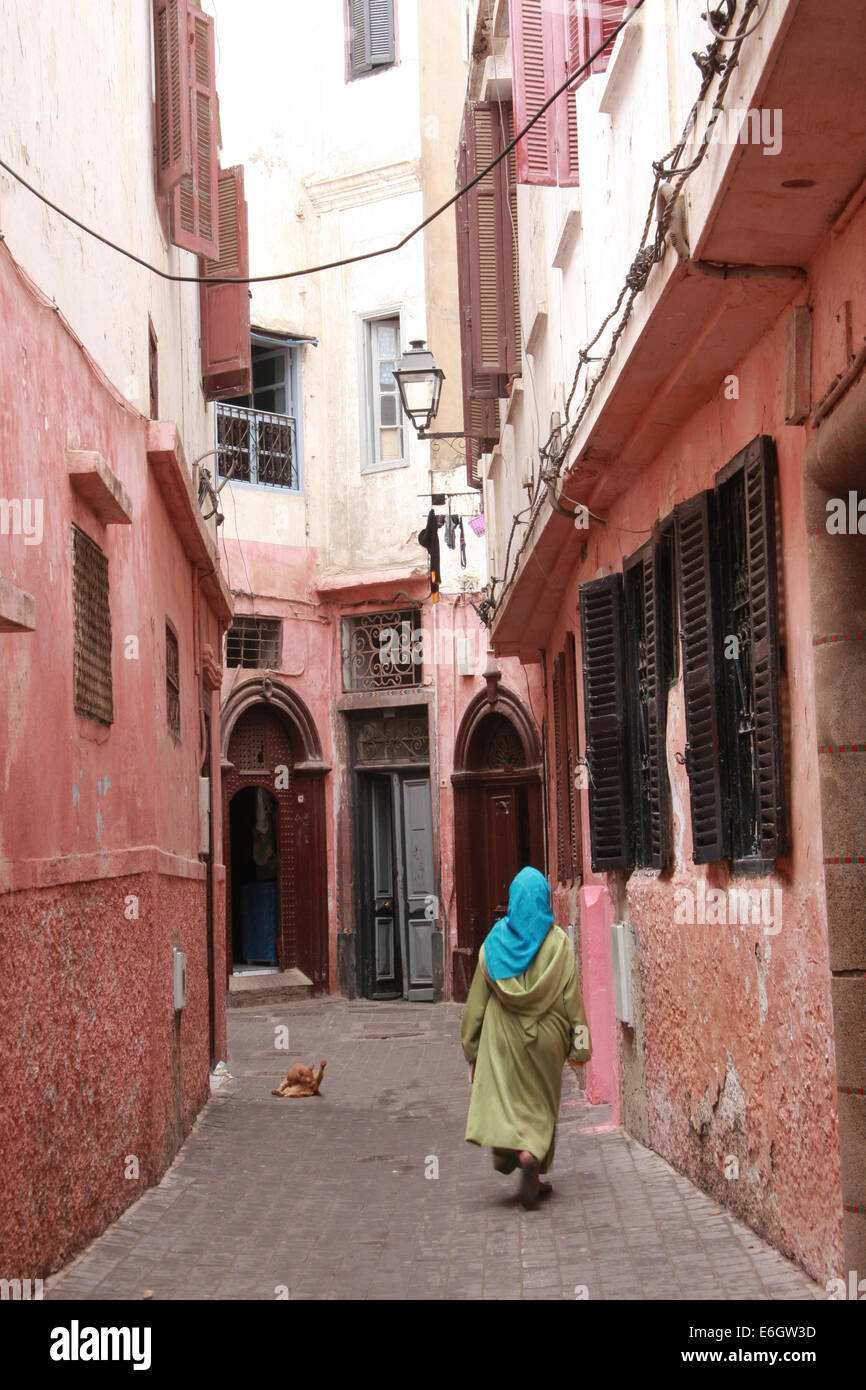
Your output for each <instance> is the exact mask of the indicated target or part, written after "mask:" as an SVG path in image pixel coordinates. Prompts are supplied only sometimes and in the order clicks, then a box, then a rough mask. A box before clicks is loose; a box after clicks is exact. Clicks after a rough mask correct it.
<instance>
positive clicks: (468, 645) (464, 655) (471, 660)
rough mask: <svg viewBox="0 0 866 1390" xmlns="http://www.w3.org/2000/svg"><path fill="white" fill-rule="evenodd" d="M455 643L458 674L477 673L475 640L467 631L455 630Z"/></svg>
mask: <svg viewBox="0 0 866 1390" xmlns="http://www.w3.org/2000/svg"><path fill="white" fill-rule="evenodd" d="M454 645H455V647H456V653H457V654H456V660H457V674H458V676H474V675H475V641H474V638H473V637H470V636H469V634H468V633H465V632H455V634H454Z"/></svg>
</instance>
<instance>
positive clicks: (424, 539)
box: [418, 507, 442, 603]
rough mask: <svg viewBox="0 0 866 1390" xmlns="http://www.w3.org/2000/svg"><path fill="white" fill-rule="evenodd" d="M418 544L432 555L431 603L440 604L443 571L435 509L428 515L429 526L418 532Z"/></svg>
mask: <svg viewBox="0 0 866 1390" xmlns="http://www.w3.org/2000/svg"><path fill="white" fill-rule="evenodd" d="M418 542H419V544H420V545H423V547H424V549H425V550H427V551H429V554H430V602H431V603H438V602H439V581H440V579H441V578H442V570H441V567H440V560H439V517H437V515H436V513H435V512H434V510H433V508H432V507H431V508H430V511H429V512H428V514H427V525H426V526H425V527H424V530H423V531H419V532H418Z"/></svg>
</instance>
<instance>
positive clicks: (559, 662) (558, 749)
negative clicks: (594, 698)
mask: <svg viewBox="0 0 866 1390" xmlns="http://www.w3.org/2000/svg"><path fill="white" fill-rule="evenodd" d="M577 736H578V730H577V664H576V659H575V644H574V633H572V632H569V633H568V636H567V638H566V643H565V648H564V649H563V651H561V652H560V653H559V656H558V657H557V658H556V661H555V663H554V667H553V739H554V750H555V756H556V777H555V787H556V865H557V875H558V878H559V882H560V883H565V882H567V881H568V880H570V879H571V880H573V879H575V878H576V877H577V876H578V874H579V873H580V867H581V864H580V800H579V797H578V793H577V785H576V777H577V773H578V763H577Z"/></svg>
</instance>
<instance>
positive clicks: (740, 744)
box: [676, 436, 788, 873]
mask: <svg viewBox="0 0 866 1390" xmlns="http://www.w3.org/2000/svg"><path fill="white" fill-rule="evenodd" d="M774 479H775V446H774V444H773V441H772V439H770V438H769V437H767V436H759V437H758V438H757V439H754V440H753V441H752V443H751V444H750V445H748V446H747V448H745V449H744V450H743V451H742V452H741V453H740V454H738V455H737V456H736V457H735V458H734V459H732V460H731V462H730V463H729V464H728V465H727V466H726V467H725V468H723V469H722V471H721V472H720V473H719V474H718V475H717V478H716V484H715V488H714V490H713V491H712V492H704V493H701V494H700V495H699V496H697V497H694V498H692V499H691V500H690V501H689V502H685V503H683V504H682V505H681V506H679V507H678V508H677V509H676V522H677V554H678V579H679V601H680V613H681V622H682V640H683V685H684V691H685V706H686V734H687V740H688V741H687V744H686V769H687V771H688V774H689V789H690V797H691V813H692V836H693V841H694V858H695V861H696V862H697V863H711V862H713V861H714V860H718V859H731V860H732V862H733V864H734V866H735V867H737V868H740V869H743V870H746V871H749V872H752V873H767V872H770V871H771V870H772V868H773V865H774V863H775V861H776V859H778V858H779V857H780V856H782V855H784V854H786V853H787V850H788V842H787V812H786V802H785V782H784V770H783V765H782V739H781V709H780V706H781V694H780V687H781V662H780V652H779V637H778V597H777V575H776V504H775V482H774Z"/></svg>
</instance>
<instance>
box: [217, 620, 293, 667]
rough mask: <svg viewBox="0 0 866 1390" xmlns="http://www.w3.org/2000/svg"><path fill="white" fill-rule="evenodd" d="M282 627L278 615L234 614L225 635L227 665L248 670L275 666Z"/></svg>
mask: <svg viewBox="0 0 866 1390" xmlns="http://www.w3.org/2000/svg"><path fill="white" fill-rule="evenodd" d="M282 628H283V625H282V623H281V622H280V619H279V618H254V617H246V616H244V617H237V618H235V620H234V622H233V623H232V625H231V627H230V628H229V630H228V634H227V636H226V666H240V667H243V668H244V669H246V670H250V671H263V670H270V671H275V670H277V669H278V668H279V664H280V656H281V650H280V649H281V646H282Z"/></svg>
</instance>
